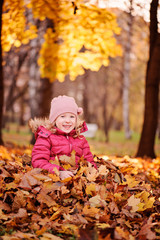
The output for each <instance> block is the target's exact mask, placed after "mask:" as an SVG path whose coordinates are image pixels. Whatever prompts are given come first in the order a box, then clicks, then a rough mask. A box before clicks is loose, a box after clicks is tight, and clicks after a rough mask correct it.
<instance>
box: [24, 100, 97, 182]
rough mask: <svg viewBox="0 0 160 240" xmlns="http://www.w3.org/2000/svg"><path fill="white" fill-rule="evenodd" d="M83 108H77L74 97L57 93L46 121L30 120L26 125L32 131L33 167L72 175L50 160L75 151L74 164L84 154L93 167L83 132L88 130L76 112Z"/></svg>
mask: <svg viewBox="0 0 160 240" xmlns="http://www.w3.org/2000/svg"><path fill="white" fill-rule="evenodd" d="M82 113H83V109H82V108H80V107H78V106H77V104H76V102H75V100H74V98H72V97H68V96H59V97H56V98H53V100H52V102H51V109H50V115H49V120H46V119H45V120H37V119H35V120H30V121H29V126H30V127H31V129H32V131H33V132H34V133H35V138H36V143H35V145H34V147H33V150H32V165H33V167H34V168H42V169H46V170H48V171H49V172H50V173H54V170H53V169H54V168H55V167H56V168H57V169H58V170H59V173H60V178H61V179H65V178H67V177H72V176H73V173H72V172H71V171H67V170H65V169H64V168H62V167H61V166H58V165H56V164H52V163H50V162H49V160H54V159H55V157H56V156H57V157H60V156H61V155H67V156H71V152H72V151H73V150H75V152H76V158H75V159H76V166H77V167H78V160H79V159H80V158H81V157H82V156H83V157H84V159H86V160H87V161H88V162H90V163H92V164H93V166H94V167H95V168H97V167H96V164H95V162H94V160H93V156H92V153H91V152H90V148H89V144H88V142H87V140H86V139H85V137H84V136H83V135H80V133H83V132H85V131H87V130H88V129H87V126H86V123H85V122H80V120H79V117H78V116H79V115H81V114H82Z"/></svg>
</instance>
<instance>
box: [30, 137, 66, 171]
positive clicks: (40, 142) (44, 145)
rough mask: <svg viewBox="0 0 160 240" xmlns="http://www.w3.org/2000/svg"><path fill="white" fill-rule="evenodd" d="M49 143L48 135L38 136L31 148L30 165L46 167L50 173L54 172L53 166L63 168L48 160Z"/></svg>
mask: <svg viewBox="0 0 160 240" xmlns="http://www.w3.org/2000/svg"><path fill="white" fill-rule="evenodd" d="M50 149H51V143H50V139H49V137H48V138H46V137H41V136H38V137H37V140H36V142H35V145H34V147H33V150H32V166H33V167H34V168H42V169H46V170H47V171H49V172H50V173H54V170H53V169H54V168H55V167H56V168H57V169H58V170H63V168H61V167H60V166H58V165H56V164H52V163H50V162H49V160H50Z"/></svg>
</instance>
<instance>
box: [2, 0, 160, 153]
mask: <svg viewBox="0 0 160 240" xmlns="http://www.w3.org/2000/svg"><path fill="white" fill-rule="evenodd" d="M2 2H3V4H2V14H1V15H2V17H1V18H2V30H1V44H2V69H3V83H4V90H3V93H2V92H1V93H2V94H1V95H3V96H4V98H3V99H4V101H3V103H1V105H2V108H3V116H2V139H3V141H4V143H5V144H7V143H9V142H12V143H16V144H19V145H29V144H31V143H33V142H32V140H33V136H32V133H31V131H30V129H29V127H28V121H29V119H31V118H34V117H47V116H48V114H49V110H50V102H51V99H52V98H53V97H56V96H58V95H68V96H71V97H74V98H75V99H76V102H77V104H78V105H79V106H81V107H83V109H84V116H83V118H84V119H85V120H86V122H87V124H88V127H89V129H90V131H91V132H92V136H89V135H88V136H87V135H86V137H87V138H88V141H89V143H90V145H91V149H92V151H93V152H94V153H95V154H108V155H131V156H134V155H135V154H136V152H137V149H138V144H139V141H140V137H142V134H141V133H142V126H143V121H144V110H145V91H146V90H145V86H146V78H147V73H148V72H147V64H148V61H149V59H150V57H151V27H150V26H151V22H150V16H151V9H152V8H153V9H154V15H153V16H155V19H154V23H155V24H154V25H152V26H155V25H156V26H157V28H156V30H155V31H154V33H155V32H156V33H157V34H159V29H158V24H159V9H158V7H159V3H158V1H155V0H154V1H149V0H146V1H138V0H137V1H136V0H128V1H114V2H113V1H110V0H101V1H100V0H95V1H80V0H77V1H67V0H66V1H65V0H64V1H62V0H59V1H53V0H52V1H51V0H47V1H43V0H39V1H35V0H28V1H25V0H24V1H22V0H14V1H11V0H4V1H2ZM151 7H152V8H151ZM153 9H152V11H153ZM152 30H153V28H152ZM157 36H159V35H157ZM157 54H158V51H157ZM158 61H159V60H158ZM154 66H155V65H154ZM159 78H160V74H159V77H158V79H157V83H156V84H157V86H159V82H160V80H159ZM157 88H158V87H157ZM153 95H154V94H153ZM156 106H157V109H158V108H159V109H160V96H159V90H158V103H157V105H156ZM158 106H159V107H158ZM158 114H159V115H158V117H157V119H158V120H157V122H156V123H154V124H152V125H154V129H156V130H152V132H154V140H155V142H154V140H151V141H152V145H153V146H152V148H155V150H153V151H155V152H156V154H157V155H158V156H160V110H159V113H158ZM151 115H152V112H151ZM91 128H92V129H93V130H92V129H91ZM145 138H146V137H145ZM148 138H150V137H149V136H148ZM153 142H154V143H153ZM143 145H144V144H143ZM143 155H145V153H144V154H143ZM153 155H154V154H153Z"/></svg>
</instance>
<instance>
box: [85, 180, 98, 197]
mask: <svg viewBox="0 0 160 240" xmlns="http://www.w3.org/2000/svg"><path fill="white" fill-rule="evenodd" d="M95 191H96V184H94V183H91V184H88V185H87V187H86V194H87V195H91V196H93V193H94V192H95Z"/></svg>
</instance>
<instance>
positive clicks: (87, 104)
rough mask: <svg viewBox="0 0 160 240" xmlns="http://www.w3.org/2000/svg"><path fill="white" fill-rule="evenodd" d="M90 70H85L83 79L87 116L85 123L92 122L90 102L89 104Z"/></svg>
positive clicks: (84, 106) (85, 113) (84, 105)
mask: <svg viewBox="0 0 160 240" xmlns="http://www.w3.org/2000/svg"><path fill="white" fill-rule="evenodd" d="M89 71H90V70H87V69H86V70H85V74H84V78H83V111H84V116H85V121H86V122H88V123H89V122H90V113H89V102H88V74H89Z"/></svg>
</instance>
